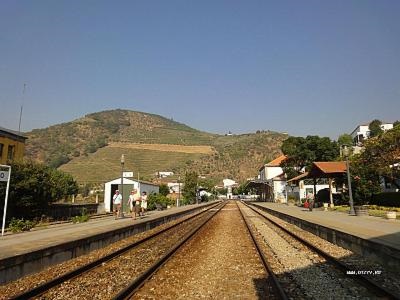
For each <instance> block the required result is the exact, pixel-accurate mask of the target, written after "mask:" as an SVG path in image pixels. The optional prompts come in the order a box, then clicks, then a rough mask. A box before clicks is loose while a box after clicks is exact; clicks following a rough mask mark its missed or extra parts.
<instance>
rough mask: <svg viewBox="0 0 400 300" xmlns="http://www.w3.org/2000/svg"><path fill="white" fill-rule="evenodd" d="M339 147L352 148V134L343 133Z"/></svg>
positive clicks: (339, 140)
mask: <svg viewBox="0 0 400 300" xmlns="http://www.w3.org/2000/svg"><path fill="white" fill-rule="evenodd" d="M338 144H339V146H351V145H352V144H353V139H352V137H351V135H350V134H348V133H343V134H341V135H340V136H339V138H338Z"/></svg>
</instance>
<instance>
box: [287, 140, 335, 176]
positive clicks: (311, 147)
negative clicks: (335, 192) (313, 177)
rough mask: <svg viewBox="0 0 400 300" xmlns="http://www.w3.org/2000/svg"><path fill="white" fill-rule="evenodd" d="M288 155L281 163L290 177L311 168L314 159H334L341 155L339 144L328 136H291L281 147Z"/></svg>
mask: <svg viewBox="0 0 400 300" xmlns="http://www.w3.org/2000/svg"><path fill="white" fill-rule="evenodd" d="M281 150H282V152H283V153H284V154H285V155H286V156H287V159H285V160H284V161H283V162H282V163H281V167H282V168H283V170H284V172H285V173H286V174H288V178H293V177H294V176H296V175H298V174H299V172H300V170H301V169H303V168H306V170H309V169H310V167H311V165H312V163H313V162H314V161H333V160H335V159H337V157H338V156H339V145H338V143H337V142H335V141H331V140H330V138H328V137H319V136H311V135H309V136H307V137H306V138H303V137H289V138H288V139H286V140H285V141H284V142H283V144H282V147H281Z"/></svg>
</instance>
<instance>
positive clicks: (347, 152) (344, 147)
mask: <svg viewBox="0 0 400 300" xmlns="http://www.w3.org/2000/svg"><path fill="white" fill-rule="evenodd" d="M342 153H343V155H344V157H345V158H346V171H347V183H348V186H349V204H350V211H349V215H350V216H355V215H356V212H355V211H354V203H353V192H352V190H351V179H350V164H349V154H350V153H349V148H348V147H347V146H346V145H344V146H343V152H342Z"/></svg>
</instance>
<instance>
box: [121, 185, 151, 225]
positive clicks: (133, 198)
mask: <svg viewBox="0 0 400 300" xmlns="http://www.w3.org/2000/svg"><path fill="white" fill-rule="evenodd" d="M113 203H114V211H116V212H117V215H116V218H118V217H121V216H122V207H121V203H122V195H121V194H120V193H119V190H116V191H115V194H114V196H113ZM128 204H129V209H130V212H131V214H132V218H133V219H136V218H137V217H140V216H144V215H145V213H146V211H147V193H146V192H143V193H142V195H140V194H139V193H138V190H137V189H133V190H132V191H131V194H130V195H129V200H128Z"/></svg>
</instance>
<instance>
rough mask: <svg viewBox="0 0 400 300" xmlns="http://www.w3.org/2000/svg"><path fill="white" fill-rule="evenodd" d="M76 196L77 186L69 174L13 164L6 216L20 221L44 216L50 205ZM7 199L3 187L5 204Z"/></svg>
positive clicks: (30, 164) (0, 187)
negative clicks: (43, 213) (42, 214)
mask: <svg viewBox="0 0 400 300" xmlns="http://www.w3.org/2000/svg"><path fill="white" fill-rule="evenodd" d="M77 192H78V185H77V183H76V181H75V180H74V179H73V178H72V176H71V175H69V174H66V173H64V172H61V171H59V170H56V169H53V168H50V167H48V166H45V165H43V164H38V163H34V162H14V163H12V165H11V180H10V190H9V198H8V208H7V215H8V216H10V217H18V218H21V217H23V218H32V217H35V216H41V213H42V212H43V211H45V209H46V208H47V207H48V205H49V204H51V203H52V202H55V201H57V200H60V199H62V198H64V197H66V196H70V195H73V194H76V193H77ZM4 197H5V186H4V185H0V201H2V202H3V201H4ZM0 209H3V204H1V208H0ZM1 213H2V212H1Z"/></svg>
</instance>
